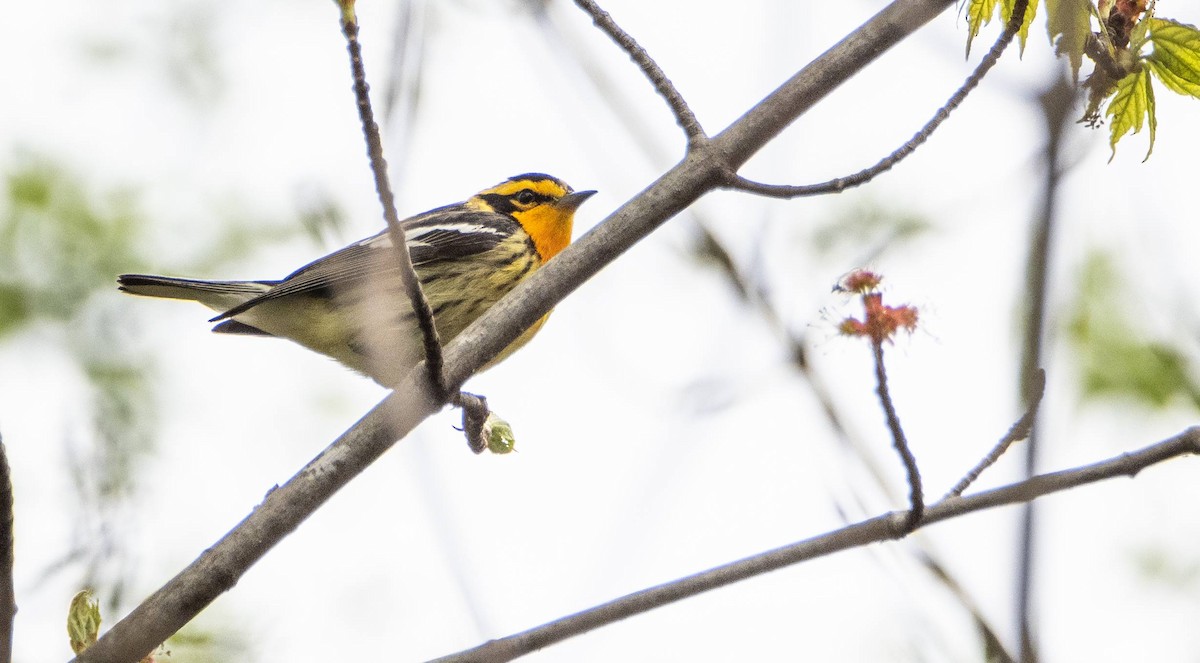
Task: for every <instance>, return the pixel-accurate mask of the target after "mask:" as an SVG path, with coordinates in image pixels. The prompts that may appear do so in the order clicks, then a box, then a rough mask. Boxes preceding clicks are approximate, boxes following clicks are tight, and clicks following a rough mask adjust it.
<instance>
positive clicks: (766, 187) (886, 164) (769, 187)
mask: <svg viewBox="0 0 1200 663" xmlns="http://www.w3.org/2000/svg"><path fill="white" fill-rule="evenodd" d="M1027 6H1028V0H1017V2H1016V5H1015V6H1014V7H1013V13H1012V16H1011V17H1010V19H1009V21H1008V23H1007V24H1006V25H1005V27H1004V31H1003V32H1001V33H1000V37H999V38H997V39H996V43H995V44H993V45H992V48H991V50H989V51H988V53H987V55H985V56H984V58H983V60H981V61H980V62H979V65H978V66H977V67H975V71H972V72H971V75H970V76H968V77H967V80H966V81H964V82H963V84H962V86H961V87H959V88H958V90H956V91H955V92H954V94H952V95H951V96H950V99H949V100H947V101H946V104H945V105H944V106H942V107H941V108H939V109H938V111H937V112H936V113H934V114H933V117H932V118H930V120H929V122H927V123H926V124H925V126H923V127H921V130H920V131H918V132H917V133H916V134H914V135H913V137H912V138H910V139H908V142H906V143H904V144H903V145H901V146H900V147H899V148H897V149H896V151H895V152H892V153H891V154H889V155H887V156H886V157H884V158H883V159H881V160H880V161H879V163H876V164H875V165H874V166H871V167H869V168H864V169H863V170H860V171H858V172H857V173H854V174H852V175H847V176H845V177H835V178H833V179H831V180H829V181H827V182H821V183H820V184H803V185H796V186H792V185H787V184H764V183H762V182H755V181H754V180H750V179H747V178H745V177H742V176H740V175H734V176H733V177H732V178H731V179H730V181H729V182H728V184H727V186H728V187H729V188H731V189H737V190H739V191H745V192H747V193H756V194H758V195H760V196H770V197H772V198H799V197H802V196H818V195H822V194H826V193H838V192H840V191H845V190H846V189H849V188H853V187H856V186H860V185H862V184H866V183H867V182H870V181H871V180H873V179H875V177H877V176H878V175H881V174H883V173H885V172H887V171H889V170H891V169H892V167H893V166H895V165H896V164H898V163H900V162H901V161H903V160H904V159H905V158H907V157H908V156H909V155H910V154H912V153H913V152H915V151H916V150H917V148H918V147H920V146H921V145H923V144H924V143H925V141H927V140H929V137H930V136H932V135H933V132H934V131H936V130H937V129H938V127H940V126H941V125H942V123H943V122H945V121H946V120H947V119H949V117H950V113H951V112H953V111H954V109H956V108H958V107H959V106H960V105H961V104H962V102H963V101H964V100H966V98H967V95H968V94H970V93H971V91H972V90H974V89H975V88H976V87H977V86H978V85H979V83H980V82H981V81H982V80H983V77H984V76H985V75H987V73H988V72H989V71H991V69H992V67H994V66H996V63H997V62H999V61H1000V56H1001V55H1003V54H1004V51H1005V49H1007V48H1008V46H1009V44H1011V43H1012V40H1013V38H1014V37H1015V36H1016V35H1017V32H1018V31H1019V30H1020V29H1021V20H1020V19H1019V18H1017V17H1019V16H1024V15H1025V8H1026V7H1027Z"/></svg>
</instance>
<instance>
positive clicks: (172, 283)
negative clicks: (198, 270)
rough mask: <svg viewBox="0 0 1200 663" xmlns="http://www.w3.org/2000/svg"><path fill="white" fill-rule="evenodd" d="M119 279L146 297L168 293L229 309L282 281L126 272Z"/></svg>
mask: <svg viewBox="0 0 1200 663" xmlns="http://www.w3.org/2000/svg"><path fill="white" fill-rule="evenodd" d="M117 283H118V285H120V286H121V290H122V291H123V292H128V293H129V294H131V295H141V296H143V297H164V298H167V299H185V300H188V301H193V302H200V303H201V304H204V305H205V306H207V307H208V308H210V309H212V310H214V311H228V310H229V309H231V308H233V307H234V306H237V305H238V304H241V303H242V302H244V301H246V300H249V299H253V298H254V297H257V296H259V295H261V294H263V293H264V292H266V291H267V290H270V289H271V287H272V286H274V285H276V284H278V281H201V280H199V279H179V278H175V277H172V276H154V275H152V274H122V275H121V276H119V277H117Z"/></svg>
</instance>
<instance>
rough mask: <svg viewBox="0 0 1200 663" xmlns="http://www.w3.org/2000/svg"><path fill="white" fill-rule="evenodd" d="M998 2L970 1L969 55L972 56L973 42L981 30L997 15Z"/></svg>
mask: <svg viewBox="0 0 1200 663" xmlns="http://www.w3.org/2000/svg"><path fill="white" fill-rule="evenodd" d="M996 2H997V0H968V2H967V55H968V56H970V55H971V41H972V40H974V39H975V35H977V34H979V29H980V28H982V27H983V26H985V25H987V24H988V23H990V22H991V21H992V16H995V14H996Z"/></svg>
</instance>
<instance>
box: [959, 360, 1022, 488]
mask: <svg viewBox="0 0 1200 663" xmlns="http://www.w3.org/2000/svg"><path fill="white" fill-rule="evenodd" d="M1034 381H1035V384H1034V385H1033V386H1031V387H1030V389H1029V394H1030V397H1031V398H1033V402H1032V403H1030V404H1029V409H1027V410H1025V414H1023V415H1021V418H1020V419H1018V420H1017V422H1016V423H1015V424H1013V425H1012V428H1009V429H1008V432H1007V433H1005V434H1004V437H1002V438H1000V441H999V442H997V443H996V446H994V447H992V450H991V451H989V452H988V454H987V455H986V456H984V457H983V460H980V461H979V463H978V464H977V465H975V467H972V468H971V471H970V472H967V474H966V476H964V477H963V478H962V479H960V480H959V482H958V483H956V484H954V487H953V488H951V489H950V492H948V493H946V496H945V497H943V498H942V499H948V498H951V497H958V496H959V495H962V494H963V491H964V490H966V489H967V488H968V487H969V486H970V485H971V484H973V483H975V480H976V479H978V478H979V475H980V474H983V471H984V470H986V469H987V468H989V467H991V466H992V465H994V464H995V463H996V461H998V460H1000V457H1001V456H1003V455H1004V452H1006V451H1008V448H1009V447H1010V446H1012V445H1013V443H1014V442H1020V441H1021V440H1024V439H1026V438H1027V437H1029V434H1030V433H1031V432H1032V431H1033V422H1034V421H1036V420H1037V413H1038V408H1039V407H1040V406H1041V404H1042V397H1043V396H1045V395H1046V371H1044V370H1042V369H1040V368H1039V369H1038V371H1037V373H1036V375H1035V376H1034Z"/></svg>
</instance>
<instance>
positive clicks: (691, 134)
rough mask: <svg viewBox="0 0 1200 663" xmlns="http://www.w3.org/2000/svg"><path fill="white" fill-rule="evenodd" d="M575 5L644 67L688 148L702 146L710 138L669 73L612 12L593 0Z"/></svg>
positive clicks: (585, 0)
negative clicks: (684, 137)
mask: <svg viewBox="0 0 1200 663" xmlns="http://www.w3.org/2000/svg"><path fill="white" fill-rule="evenodd" d="M575 4H576V5H578V6H579V8H580V9H582V10H583V11H585V12H587V13H588V15H589V16H591V17H592V22H593V23H595V24H596V27H598V28H600V30H601V31H602V32H604V34H606V35H608V36H609V38H610V39H612V40H613V41H614V42H616V44H617V45H618V46H620V47H621V50H623V51H625V52H626V53H627V54H628V55H629V58H630V59H631V60H633V61H634V63H635V64H637V66H638V67H640V68H641V70H642V73H643V74H645V75H646V78H648V79H650V84H651V85H653V86H654V89H655V90H656V91H657V92H658V95H659V96H660V97H662V98H663V99H664V100H665V101H666V102H667V106H669V107H670V108H671V112H672V113H674V114H675V122H676V123H677V124H679V126H680V128H682V129H683V132H684V134H686V135H687V139H688V145H689V146H694V145H696V144H698V143H701V142H704V141H707V140H708V135H707V134H705V133H704V127H701V126H700V121H699V120H697V119H696V115H695V113H693V112H692V109H691V108H690V107H689V106H688V104H687V101H685V100H684V98H683V95H681V94H679V90H677V89H675V84H674V83H672V82H671V79H669V78H667V74H666V72H664V71H663V70H662V68H661V67H659V66H658V63H657V62H655V61H654V58H652V57H650V54H649V53H647V52H646V49H644V48H642V47H641V45H640V44H638V43H637V40H636V39H634V38H633V37H632V36H630V35H629V33H628V32H625V31H624V30H622V29H621V26H619V25H617V22H616V21H614V20H613V18H612V16H610V15H609V14H608V12H606V11H604V10H603V9H601V8H600V6H599V5H597V4H596V3H595V2H593V1H592V0H575Z"/></svg>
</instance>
